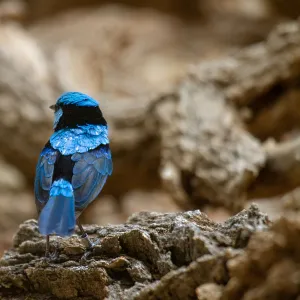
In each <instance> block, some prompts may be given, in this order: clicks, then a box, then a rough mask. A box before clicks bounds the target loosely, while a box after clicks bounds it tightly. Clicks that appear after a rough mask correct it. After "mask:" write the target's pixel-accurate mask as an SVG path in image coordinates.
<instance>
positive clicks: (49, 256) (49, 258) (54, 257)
mask: <svg viewBox="0 0 300 300" xmlns="http://www.w3.org/2000/svg"><path fill="white" fill-rule="evenodd" d="M58 256H59V255H58V252H57V250H55V251H54V252H52V253H50V252H46V253H45V256H44V260H45V261H47V262H54V261H56V260H57V259H58Z"/></svg>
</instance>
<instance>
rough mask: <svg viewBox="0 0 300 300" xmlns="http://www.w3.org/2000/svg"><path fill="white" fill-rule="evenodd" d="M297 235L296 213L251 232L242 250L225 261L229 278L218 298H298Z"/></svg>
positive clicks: (299, 232) (299, 233) (299, 224)
mask: <svg viewBox="0 0 300 300" xmlns="http://www.w3.org/2000/svg"><path fill="white" fill-rule="evenodd" d="M299 236H300V222H299V215H294V216H293V215H290V216H289V218H283V219H280V220H278V221H276V223H275V224H274V225H273V226H272V227H271V228H270V230H269V231H265V232H259V233H256V234H255V235H253V236H252V237H251V239H250V242H249V244H248V246H247V248H246V251H245V252H244V253H243V254H242V255H240V256H238V257H236V258H234V259H232V260H230V261H229V262H228V263H227V266H228V271H229V274H230V277H231V278H230V280H229V282H228V284H227V285H226V287H225V290H224V294H223V296H222V298H221V299H222V300H229V299H230V300H255V299H260V300H267V299H272V300H279V299H299V297H300V288H299V280H300V265H299V253H300V243H299Z"/></svg>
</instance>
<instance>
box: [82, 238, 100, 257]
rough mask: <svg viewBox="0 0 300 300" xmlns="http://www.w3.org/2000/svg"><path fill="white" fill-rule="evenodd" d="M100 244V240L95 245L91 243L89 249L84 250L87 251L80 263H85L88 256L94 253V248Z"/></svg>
mask: <svg viewBox="0 0 300 300" xmlns="http://www.w3.org/2000/svg"><path fill="white" fill-rule="evenodd" d="M99 243H100V239H99V240H97V241H96V242H95V243H91V244H90V245H89V247H88V248H87V249H86V250H87V251H86V252H85V253H84V254H83V256H82V257H81V262H86V261H87V260H88V258H89V256H90V255H92V254H93V253H94V251H95V247H96V246H98V245H99Z"/></svg>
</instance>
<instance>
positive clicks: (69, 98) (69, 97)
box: [56, 92, 99, 107]
mask: <svg viewBox="0 0 300 300" xmlns="http://www.w3.org/2000/svg"><path fill="white" fill-rule="evenodd" d="M56 104H57V105H60V106H63V105H76V106H89V107H96V106H98V105H99V103H98V102H97V101H96V100H94V99H93V98H92V97H90V96H88V95H86V94H83V93H79V92H67V93H64V94H62V95H61V96H60V97H59V98H58V99H57V102H56Z"/></svg>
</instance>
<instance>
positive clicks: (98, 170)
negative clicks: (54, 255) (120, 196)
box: [34, 92, 113, 256]
mask: <svg viewBox="0 0 300 300" xmlns="http://www.w3.org/2000/svg"><path fill="white" fill-rule="evenodd" d="M50 108H51V109H53V110H54V122H53V129H54V133H53V134H52V135H51V137H50V139H49V141H48V142H47V143H46V145H45V147H44V149H43V150H42V152H41V154H40V157H39V160H38V163H37V167H36V177H35V183H34V191H35V199H36V206H37V210H38V213H39V221H38V226H39V231H40V233H41V234H42V235H45V236H46V256H49V242H50V235H52V234H56V235H59V236H69V235H71V234H72V233H73V232H74V230H75V225H76V220H77V218H78V217H79V215H80V214H81V213H82V211H83V210H84V209H85V208H86V207H87V206H88V205H89V204H90V203H91V202H92V201H93V200H94V199H95V198H96V197H97V195H98V194H99V193H100V191H101V190H102V188H103V186H104V184H105V182H106V179H107V177H108V175H111V174H112V169H113V164H112V157H111V152H110V148H109V139H108V128H107V123H106V120H105V119H104V117H103V115H102V112H101V110H100V108H99V106H98V103H97V101H95V100H94V99H93V98H91V97H89V96H88V95H85V94H82V93H79V92H67V93H64V94H62V95H61V96H60V97H59V98H58V100H57V102H56V104H55V105H52V106H50ZM77 224H78V226H79V228H80V231H81V233H82V237H83V238H86V240H87V242H88V244H89V247H92V246H93V244H92V242H91V241H90V239H89V237H88V236H87V234H86V233H85V232H84V230H83V228H82V226H81V225H80V223H79V222H78V221H77Z"/></svg>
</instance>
